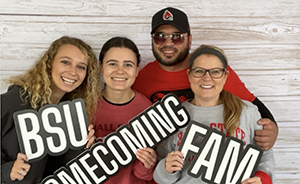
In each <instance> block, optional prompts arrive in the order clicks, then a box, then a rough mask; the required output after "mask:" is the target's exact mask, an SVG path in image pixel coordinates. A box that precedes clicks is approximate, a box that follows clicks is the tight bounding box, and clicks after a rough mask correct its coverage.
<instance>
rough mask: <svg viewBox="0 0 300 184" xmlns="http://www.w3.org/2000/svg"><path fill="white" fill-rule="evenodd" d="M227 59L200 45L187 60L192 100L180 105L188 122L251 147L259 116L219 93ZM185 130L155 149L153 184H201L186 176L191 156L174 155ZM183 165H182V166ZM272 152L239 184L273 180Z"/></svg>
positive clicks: (254, 109) (251, 107)
mask: <svg viewBox="0 0 300 184" xmlns="http://www.w3.org/2000/svg"><path fill="white" fill-rule="evenodd" d="M227 65H228V63H227V58H226V56H225V54H224V52H223V51H222V50H221V49H219V48H218V47H215V46H208V45H202V46H200V47H199V48H197V49H196V50H195V51H194V52H193V53H192V54H191V57H190V59H189V69H188V70H187V75H188V78H189V82H190V85H191V89H192V91H193V93H194V94H195V95H194V98H193V99H192V100H191V101H185V102H183V106H184V107H185V108H186V109H187V111H188V112H189V114H190V116H191V120H194V121H196V122H199V123H201V124H204V125H206V126H208V127H210V128H214V129H217V130H219V131H221V132H223V133H224V134H225V135H227V136H234V137H236V138H238V139H240V140H242V141H243V143H244V148H245V147H246V146H247V145H248V144H255V142H254V131H255V130H257V129H262V127H261V126H260V125H257V123H256V122H257V120H259V119H260V114H259V112H258V109H257V107H256V106H255V105H253V104H252V103H250V102H248V101H244V100H241V99H240V98H238V97H236V96H234V95H232V94H231V93H229V92H227V91H225V90H224V89H223V87H224V84H225V82H226V79H227V77H228V75H229V72H228V71H227V70H226V68H227ZM184 131H185V129H184V128H183V129H180V130H179V131H178V132H177V133H176V134H174V135H173V136H171V137H170V138H169V139H168V140H167V141H165V142H163V143H162V144H160V145H159V146H158V148H157V149H156V151H157V155H158V158H159V159H160V158H163V159H162V160H160V161H159V163H158V165H157V167H156V169H155V171H154V179H155V181H156V182H158V183H160V184H163V183H168V184H169V183H184V184H194V183H195V184H196V183H197V184H199V183H200V184H201V183H206V182H204V181H202V179H201V177H199V178H194V177H192V176H190V175H188V174H187V170H188V168H189V166H190V165H189V164H190V163H191V161H192V160H193V156H195V155H192V156H189V158H185V159H183V154H182V153H181V152H180V151H178V147H179V145H180V141H181V138H182V137H183V134H184ZM184 162H185V163H184ZM273 167H274V159H273V151H272V149H270V150H268V151H265V152H264V153H263V156H262V158H261V161H260V163H259V166H258V169H257V171H256V173H255V176H254V177H251V178H248V179H246V180H244V181H242V184H248V183H249V184H250V183H251V184H260V183H263V184H269V183H272V178H273Z"/></svg>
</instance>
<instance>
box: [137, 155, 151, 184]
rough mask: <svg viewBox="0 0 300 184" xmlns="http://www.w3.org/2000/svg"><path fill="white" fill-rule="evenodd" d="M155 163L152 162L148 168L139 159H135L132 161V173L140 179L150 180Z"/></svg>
mask: <svg viewBox="0 0 300 184" xmlns="http://www.w3.org/2000/svg"><path fill="white" fill-rule="evenodd" d="M155 165H156V163H155V164H153V165H152V167H150V168H149V169H148V168H146V167H144V165H143V163H142V162H141V161H139V160H138V159H136V160H135V161H134V166H133V173H134V175H135V176H136V177H137V178H139V179H141V180H145V181H151V180H152V179H153V172H154V169H155Z"/></svg>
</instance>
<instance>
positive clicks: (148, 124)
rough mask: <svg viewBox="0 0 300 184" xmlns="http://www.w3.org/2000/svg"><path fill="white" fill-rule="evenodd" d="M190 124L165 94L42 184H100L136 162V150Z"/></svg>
mask: <svg viewBox="0 0 300 184" xmlns="http://www.w3.org/2000/svg"><path fill="white" fill-rule="evenodd" d="M189 121H190V117H189V114H188V112H187V111H186V109H185V108H184V107H182V106H181V102H180V100H179V99H178V98H177V97H176V96H175V95H173V94H169V95H166V96H165V97H164V98H163V99H162V101H161V102H156V103H155V104H153V105H152V106H151V107H149V108H147V109H146V110H145V111H144V112H142V113H140V114H139V115H138V116H136V117H135V118H133V119H131V120H130V121H129V123H128V124H129V126H127V125H123V126H121V127H119V128H118V129H117V131H116V132H114V133H110V134H109V135H108V136H106V137H105V139H104V142H103V143H96V144H94V145H93V146H92V147H91V148H90V149H87V150H85V151H84V152H83V153H81V154H80V155H78V156H77V157H76V158H75V159H73V160H71V161H70V162H69V163H68V164H67V166H66V167H62V168H60V169H58V170H57V171H56V172H55V173H54V175H52V176H49V177H47V178H45V179H44V180H43V181H42V184H61V183H63V184H69V183H72V184H77V183H85V184H94V183H96V184H100V183H103V182H105V181H106V180H108V178H109V177H110V176H114V175H115V174H117V173H118V172H119V170H120V168H121V167H126V166H128V165H130V164H131V163H132V162H133V161H134V159H136V156H135V153H136V151H137V149H139V148H144V147H151V148H153V147H155V146H156V145H158V144H159V143H161V142H162V141H163V140H165V139H167V138H168V137H169V136H171V135H172V134H174V133H175V132H176V131H177V130H178V129H179V128H181V127H184V126H186V125H187V124H188V122H189Z"/></svg>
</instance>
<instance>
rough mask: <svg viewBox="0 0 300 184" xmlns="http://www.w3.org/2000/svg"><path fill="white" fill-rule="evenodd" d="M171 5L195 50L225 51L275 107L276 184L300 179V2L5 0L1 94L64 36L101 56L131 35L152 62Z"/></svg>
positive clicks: (251, 85)
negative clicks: (160, 23) (156, 28)
mask: <svg viewBox="0 0 300 184" xmlns="http://www.w3.org/2000/svg"><path fill="white" fill-rule="evenodd" d="M167 6H174V7H177V8H179V9H182V10H183V11H185V12H186V13H187V15H188V16H189V20H190V26H191V32H192V35H193V43H192V44H193V47H192V49H195V48H196V47H198V46H200V45H201V44H213V45H217V46H219V47H221V48H222V49H224V50H225V53H226V54H227V56H228V58H229V63H230V65H231V67H232V68H233V69H234V70H235V71H236V72H237V73H238V74H239V76H240V78H241V79H242V80H243V81H244V82H245V84H246V86H247V87H248V88H249V89H250V91H251V92H253V93H254V94H255V95H256V96H257V97H259V98H260V99H261V100H262V101H263V102H264V103H265V104H266V105H267V106H268V108H269V109H270V110H271V112H272V113H273V115H274V116H275V118H276V120H277V123H278V125H279V136H278V140H277V142H276V145H275V146H274V151H275V159H276V178H277V181H276V183H277V184H282V183H287V184H296V183H297V184H298V183H300V154H299V151H300V134H299V130H300V105H299V103H300V1H299V0H236V1H230V0H207V1H205V0H198V1H196V0H181V1H179V0H173V1H168V0H152V1H145V0H142V1H141V0H2V2H1V25H0V28H1V29H0V36H1V56H0V65H1V66H0V67H1V69H0V71H1V74H0V76H1V89H0V90H1V93H2V92H4V91H6V88H7V84H5V83H4V82H3V78H7V77H9V76H12V75H16V74H20V73H22V72H24V70H26V69H28V68H29V67H30V66H31V65H32V64H33V63H34V62H35V61H36V60H37V59H38V58H39V56H41V53H42V52H44V51H45V50H46V48H47V47H48V46H49V45H50V43H51V42H53V41H54V40H55V39H57V38H59V37H61V36H62V35H70V36H75V37H79V38H81V39H83V40H84V41H86V42H87V43H88V44H90V45H91V46H92V47H93V48H94V51H95V53H96V55H97V56H98V55H99V51H100V48H101V47H102V45H103V43H104V42H105V41H106V40H108V39H109V38H111V37H112V36H127V37H129V38H130V39H132V40H133V41H135V43H136V44H137V45H138V47H139V49H140V51H141V54H142V64H141V65H142V66H144V65H145V64H146V63H147V62H150V61H152V60H153V59H154V58H153V56H152V51H151V44H150V43H151V42H150V33H149V32H150V26H151V16H152V15H153V14H154V13H155V12H157V11H158V10H160V9H162V8H164V7H167Z"/></svg>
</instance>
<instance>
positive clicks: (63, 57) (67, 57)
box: [59, 56, 88, 66]
mask: <svg viewBox="0 0 300 184" xmlns="http://www.w3.org/2000/svg"><path fill="white" fill-rule="evenodd" d="M65 58H66V59H69V60H73V59H72V58H71V57H69V56H62V57H60V58H59V59H65ZM79 63H81V64H84V65H85V66H88V64H87V63H85V62H82V61H80V62H79Z"/></svg>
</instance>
